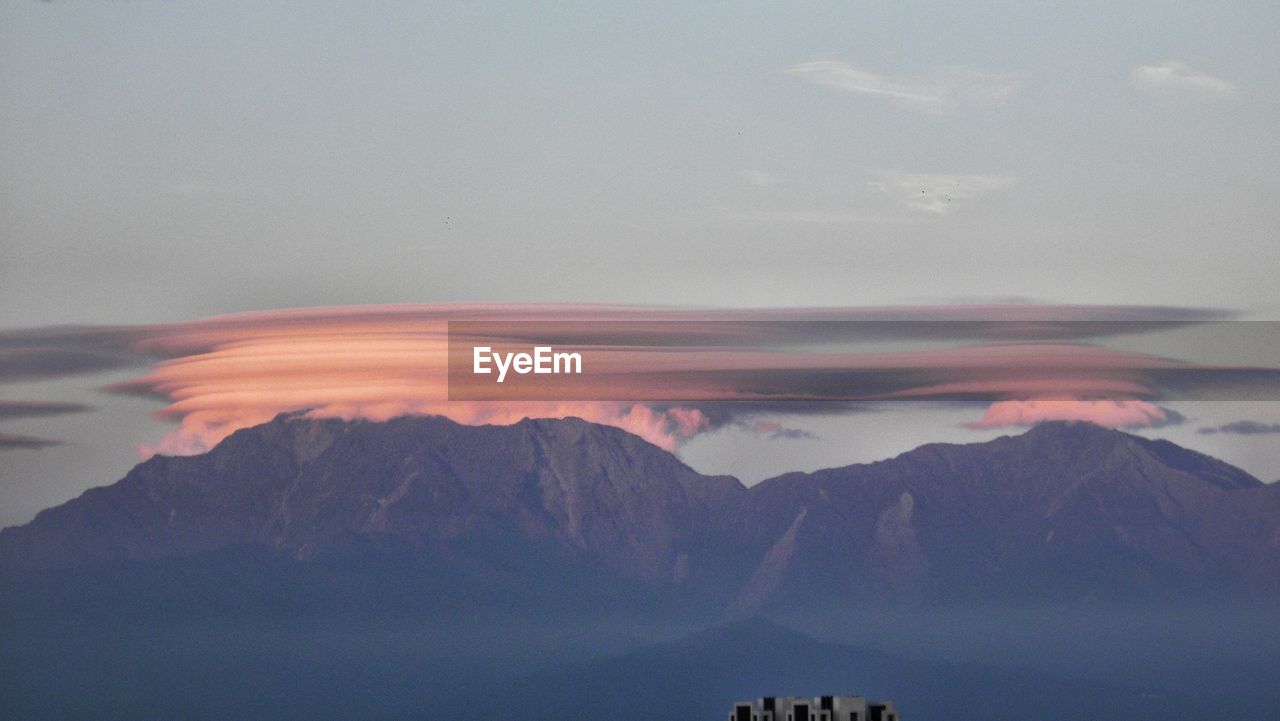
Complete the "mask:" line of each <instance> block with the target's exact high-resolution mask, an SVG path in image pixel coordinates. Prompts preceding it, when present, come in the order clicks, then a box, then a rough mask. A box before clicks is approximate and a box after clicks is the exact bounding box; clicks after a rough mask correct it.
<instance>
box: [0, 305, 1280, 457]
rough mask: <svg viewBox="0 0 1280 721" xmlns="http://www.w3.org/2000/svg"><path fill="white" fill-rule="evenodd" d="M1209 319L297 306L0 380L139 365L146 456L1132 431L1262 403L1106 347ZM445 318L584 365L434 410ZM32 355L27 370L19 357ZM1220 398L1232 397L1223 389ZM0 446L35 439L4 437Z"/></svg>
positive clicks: (1249, 385) (76, 351)
mask: <svg viewBox="0 0 1280 721" xmlns="http://www.w3.org/2000/svg"><path fill="white" fill-rule="evenodd" d="M1219 317H1220V314H1215V313H1212V312H1208V311H1201V310H1194V309H1162V308H1124V307H1100V306H1095V307H1081V306H1035V305H1013V306H944V307H908V308H842V309H782V310H779V309H762V310H733V311H723V310H722V311H717V310H681V309H654V308H631V307H616V306H585V305H504V304H493V305H405V306H367V307H345V308H315V309H300V310H286V311H269V312H260V313H246V314H240V315H233V316H222V317H215V318H209V319H204V320H198V321H192V322H188V323H177V324H166V325H152V326H129V327H111V328H50V329H36V330H31V331H23V332H11V333H6V334H0V374H8V375H9V376H19V377H23V378H31V377H36V376H39V375H40V374H42V373H43V374H44V375H45V376H57V375H62V374H66V373H69V372H75V370H74V369H80V368H83V369H84V370H82V371H80V372H88V370H90V369H95V368H100V367H102V366H104V365H106V366H109V367H121V366H127V365H129V364H137V365H139V366H140V367H141V368H142V370H141V372H140V373H139V375H138V376H137V377H136V378H134V379H132V380H129V381H126V382H123V383H118V384H115V385H112V386H111V387H110V388H109V390H111V391H114V392H118V393H130V394H141V395H145V396H149V397H154V398H156V399H157V400H159V401H161V402H163V403H164V404H165V405H164V407H163V408H161V409H160V410H159V411H157V415H158V416H159V417H161V418H164V419H168V420H172V421H174V422H175V423H177V428H176V429H175V430H174V431H172V432H170V433H169V434H168V435H166V436H165V437H164V438H163V439H162V440H161V441H160V442H159V443H158V444H155V445H154V446H145V447H143V449H142V450H143V452H144V453H148V454H149V453H155V452H160V453H168V454H183V453H196V452H201V451H204V450H206V449H208V448H209V447H211V446H212V445H213V444H215V443H217V442H218V441H219V440H221V439H222V438H224V437H226V436H227V435H228V434H230V433H232V432H234V431H235V430H237V429H240V428H244V427H247V426H251V425H255V424H258V423H262V422H265V421H267V420H269V419H271V418H272V417H273V416H275V415H276V414H278V413H281V412H289V411H298V410H307V411H308V412H309V413H311V414H313V415H316V416H322V417H340V418H348V419H355V418H364V419H372V420H383V419H387V418H391V417H393V416H397V415H403V414H440V415H445V416H449V417H451V418H453V419H455V420H458V421H460V422H464V423H500V424H501V423H512V422H515V421H518V420H520V419H521V418H524V417H530V416H532V417H563V416H579V417H582V418H585V419H587V420H591V421H595V422H599V423H606V424H610V425H615V426H619V427H622V428H625V429H627V430H629V431H631V432H634V433H636V434H638V435H641V436H643V437H644V438H647V439H648V440H650V441H652V442H653V443H655V444H657V445H660V446H662V447H664V448H668V449H671V448H675V447H676V446H678V445H679V444H680V443H681V442H682V441H684V440H686V439H688V438H691V437H692V436H694V435H696V434H698V433H701V432H704V431H707V430H710V429H714V428H718V427H722V426H726V425H730V424H732V425H734V426H735V427H738V428H746V429H749V430H751V431H752V432H754V433H757V434H760V435H763V436H767V437H776V438H795V437H801V436H802V435H803V434H802V433H798V432H795V431H792V430H790V429H787V428H784V427H783V426H782V425H781V424H779V423H777V422H776V421H775V420H773V419H771V418H769V416H771V415H781V414H786V415H795V414H806V413H808V414H830V413H847V412H851V411H852V410H856V409H858V408H860V407H863V406H864V405H866V404H873V403H884V402H891V401H892V402H897V401H908V400H925V401H939V400H950V401H968V402H981V403H983V404H986V405H987V408H986V411H985V413H984V414H983V415H982V417H981V418H980V419H978V420H975V421H974V422H972V423H971V424H969V426H970V427H973V428H982V429H986V428H998V427H1006V426H1019V425H1028V424H1032V423H1036V422H1040V421H1043V420H1061V419H1075V420H1088V421H1093V422H1096V423H1100V424H1103V425H1108V426H1116V427H1140V426H1159V425H1166V424H1169V423H1171V422H1175V421H1176V420H1177V419H1176V418H1175V417H1173V416H1171V415H1170V412H1169V411H1167V410H1166V409H1164V408H1162V407H1160V406H1158V405H1156V403H1157V402H1158V401H1160V400H1161V399H1166V398H1168V397H1170V394H1171V393H1172V394H1182V395H1183V396H1184V397H1194V396H1195V394H1196V393H1197V392H1211V393H1216V394H1218V395H1221V394H1223V393H1226V392H1237V393H1241V392H1247V393H1248V395H1249V397H1251V398H1255V399H1256V398H1264V397H1266V394H1267V393H1270V394H1272V395H1273V396H1274V395H1276V394H1277V393H1276V389H1277V387H1280V372H1277V371H1276V370H1275V369H1268V368H1256V367H1227V366H1212V367H1209V366H1203V365H1199V364H1196V363H1192V362H1188V361H1184V360H1180V359H1176V358H1168V357H1163V356H1160V355H1154V354H1149V353H1142V352H1136V351H1134V350H1131V349H1123V348H1116V347H1108V346H1107V345H1106V344H1105V342H1106V341H1108V340H1109V339H1113V338H1132V337H1133V336H1135V335H1142V334H1146V333H1156V332H1164V331H1169V330H1176V329H1178V328H1182V327H1186V326H1188V325H1195V324H1200V323H1205V322H1212V321H1214V320H1215V319H1217V318H1219ZM450 322H454V323H455V327H456V324H457V323H466V324H469V325H468V327H473V328H474V327H476V326H477V325H479V326H482V327H494V326H496V327H497V328H498V329H499V330H498V331H497V332H499V333H500V336H501V338H500V339H499V340H502V341H511V342H525V341H529V340H532V339H535V338H540V337H545V334H546V333H548V332H550V333H552V335H555V336H556V337H559V338H561V339H562V340H563V339H568V340H570V341H572V344H573V346H574V348H575V349H578V350H582V351H583V353H584V354H587V355H588V356H589V357H590V358H591V359H592V361H591V362H592V363H594V364H595V365H593V366H591V367H592V368H596V369H599V371H598V372H597V373H596V374H594V375H592V374H584V376H582V378H581V379H579V378H577V377H575V378H574V379H573V381H572V383H571V384H570V385H562V386H559V387H558V388H557V389H556V390H555V392H554V393H546V392H543V393H528V392H523V393H522V392H520V391H519V390H518V389H517V388H515V387H514V386H513V387H512V388H513V391H512V392H511V393H510V394H507V395H503V394H497V395H492V396H486V398H489V399H487V400H486V399H477V398H475V397H468V396H467V395H466V393H461V394H460V393H459V392H458V389H457V388H454V389H453V390H454V391H455V392H454V393H453V394H452V395H453V397H454V400H450V397H451V393H450V386H449V382H450V376H449V373H448V368H447V366H448V363H447V361H448V355H449V336H448V330H449V323H450ZM486 324H487V325H486ZM548 328H550V330H548ZM35 356H39V357H40V358H41V361H40V362H39V363H36V362H30V360H31V358H34V357H35ZM60 358H65V359H66V360H65V362H62V361H60V360H59V359H60ZM86 358H88V359H92V360H91V361H89V362H85V361H84V359H86ZM51 360H52V362H50V361H51ZM1229 386H1230V387H1233V388H1236V390H1235V391H1227V390H1224V389H1226V388H1228V387H1229ZM1241 388H1244V389H1245V391H1241V390H1240V389H1241ZM1205 389H1208V390H1207V391H1205ZM6 408H8V411H5V410H4V409H0V420H2V419H3V418H5V417H13V418H17V417H29V416H33V415H42V414H48V413H60V412H77V411H82V410H85V408H84V407H81V406H74V407H73V406H71V405H68V404H62V405H58V404H40V403H38V402H26V403H19V404H12V403H11V404H10V406H6ZM7 443H8V444H9V445H11V446H20V447H35V445H33V444H39V443H47V441H41V440H40V439H32V438H27V437H20V436H13V437H10V438H9V439H8V441H7Z"/></svg>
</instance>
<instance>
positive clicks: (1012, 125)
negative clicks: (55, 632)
mask: <svg viewBox="0 0 1280 721" xmlns="http://www.w3.org/2000/svg"><path fill="white" fill-rule="evenodd" d="M1277 37H1280V7H1277V6H1276V4H1275V3H1264V2H1232V3H1217V4H1208V3H1205V4H1199V6H1198V7H1197V6H1193V4H1189V3H1151V2H1127V3H1112V2H1095V3H1071V4H1064V5H1063V6H1061V7H1047V6H1045V5H1044V4H1041V3H1026V2H1007V3H987V4H982V5H980V6H978V5H975V4H973V3H955V4H939V3H928V4H915V3H884V2H874V3H829V4H800V3H765V4H751V5H749V4H744V3H734V4H724V5H707V4H697V3H644V4H641V5H640V6H638V7H625V8H624V7H622V6H620V5H619V6H617V7H614V8H608V7H602V6H601V5H600V4H599V3H556V4H554V5H551V6H548V5H547V4H545V3H538V4H535V3H529V4H523V5H516V4H485V3H475V2H467V3H457V4H448V3H409V2H405V3H391V2H388V3H378V4H375V5H368V4H364V3H340V4H335V3H321V2H312V3H305V4H302V3H279V2H261V1H259V2H252V3H250V2H243V3H242V2H217V3H196V2H106V1H103V2H87V1H86V2H73V1H57V2H34V1H26V0H23V1H7V0H6V1H4V2H3V3H2V4H0V328H20V327H29V326H44V325H49V324H61V323H89V324H116V323H124V324H135V323H153V322H160V321H182V320H190V319H194V318H200V317H204V316H209V315H214V314H219V313H227V312H233V311H242V310H254V309H269V308H282V307H294V306H311V305H343V304H363V303H401V302H437V301H460V300H476V301H479V300H492V301H587V302H608V303H634V304H663V305H694V306H717V307H766V306H836V305H886V304H899V303H910V304H918V303H931V302H938V303H946V302H953V301H954V300H956V299H974V298H980V299H992V298H997V299H999V298H1028V299H1035V300H1041V301H1047V302H1058V303H1087V304H1149V305H1176V306H1183V307H1205V308H1217V309H1230V310H1238V311H1242V312H1243V313H1244V314H1245V316H1246V317H1252V318H1268V319H1277V318H1280V291H1277V290H1276V288H1277V283H1276V271H1277V269H1280V242H1278V241H1280V238H1278V237H1277V235H1278V234H1280V203H1278V202H1277V200H1276V199H1277V197H1280V172H1277V171H1280V134H1278V133H1277V132H1276V129H1277V127H1280V124H1278V123H1277V121H1278V120H1280V44H1278V43H1276V38H1277ZM127 375H128V374H123V375H121V374H118V373H117V374H116V375H111V376H77V377H74V378H70V379H66V380H63V381H58V382H56V383H51V382H42V383H31V384H25V385H18V384H10V385H6V386H3V387H0V396H2V397H3V398H10V399H24V400H25V399H39V400H62V401H66V402H72V403H89V404H92V405H95V406H97V407H98V408H99V410H98V411H97V412H92V413H80V414H71V415H64V416H56V417H49V418H42V419H35V420H31V421H22V422H20V423H19V422H17V421H13V420H4V421H0V422H2V423H3V425H0V432H2V433H12V434H19V433H21V434H30V435H49V436H51V437H56V438H61V439H65V440H67V443H66V444H65V445H63V446H57V447H53V448H45V449H41V450H14V451H4V452H0V499H3V503H0V506H2V507H3V508H4V511H3V512H0V524H8V523H13V522H20V521H23V520H25V519H27V518H29V517H30V516H31V514H33V513H34V512H35V510H38V509H39V508H42V507H44V506H47V505H49V504H51V503H55V502H59V501H61V500H65V499H66V498H68V497H70V496H73V495H75V494H76V493H78V492H79V491H80V490H82V489H83V488H85V487H87V486H89V485H98V484H102V483H106V482H109V481H112V480H114V479H115V478H117V477H118V476H119V475H121V474H122V473H123V471H124V470H126V469H127V468H128V467H129V465H130V464H131V463H132V462H134V461H136V456H135V455H133V454H134V446H135V445H136V444H137V443H139V442H146V441H150V440H154V438H155V437H156V436H158V435H159V434H161V433H163V430H164V429H163V427H162V426H161V425H160V424H158V423H156V422H154V421H151V420H149V419H148V418H147V417H146V412H147V411H148V410H151V409H154V408H155V407H156V405H155V404H152V403H149V402H147V401H143V400H140V399H135V398H120V397H116V396H105V395H103V394H100V393H96V392H94V391H93V390H92V389H93V388H96V387H98V386H100V385H102V384H104V383H106V382H109V381H111V380H118V379H121V378H122V377H126V376H127ZM1182 412H1183V413H1184V414H1185V415H1187V416H1189V417H1197V418H1201V419H1202V420H1203V423H1201V424H1200V425H1218V424H1221V423H1227V422H1231V421H1236V420H1246V419H1248V420H1266V421H1268V422H1275V421H1277V420H1280V413H1277V412H1276V411H1275V410H1274V409H1271V408H1267V407H1259V406H1250V407H1248V408H1242V407H1241V406H1240V404H1216V405H1215V404H1205V405H1203V406H1196V407H1195V408H1193V409H1190V410H1183V411H1182ZM919 416H920V414H919V413H907V412H905V411H904V412H902V413H899V412H894V413H893V417H894V419H896V420H894V421H892V422H890V423H888V424H887V425H886V422H885V421H883V420H881V421H876V422H873V421H870V420H868V419H867V418H866V417H864V416H848V417H845V418H840V419H814V418H809V419H804V421H803V423H804V424H808V428H809V429H810V430H811V431H812V432H813V433H814V434H815V435H818V436H820V439H818V440H814V439H793V440H785V441H778V442H775V443H770V444H760V443H753V442H751V441H752V439H751V438H750V437H744V436H743V434H742V433H741V432H736V431H734V430H733V429H725V430H722V431H718V432H716V433H715V434H710V435H707V436H702V437H699V438H697V439H695V440H694V441H693V442H691V443H690V444H689V445H688V446H686V448H685V449H684V451H683V455H684V456H685V457H686V459H688V460H690V462H692V463H694V465H695V466H697V467H698V468H699V469H700V470H706V471H720V470H729V471H731V472H736V473H741V474H743V475H746V476H756V477H759V476H762V475H767V474H765V473H759V472H758V469H760V468H766V467H767V468H772V467H773V466H778V468H777V470H782V467H783V466H785V467H801V466H812V465H831V464H834V463H838V462H845V461H849V460H870V459H873V458H876V457H882V456H883V455H886V454H890V453H895V452H899V451H901V450H905V449H906V448H908V447H910V446H912V445H915V444H916V443H919V442H923V441H925V440H933V439H936V438H943V437H945V438H949V439H956V440H966V439H970V440H980V439H981V438H983V437H989V436H990V435H994V433H986V434H984V433H979V432H975V431H969V430H964V429H960V428H958V427H957V426H956V424H957V423H959V422H962V421H963V420H966V419H967V418H969V416H967V415H966V416H965V417H963V418H962V417H960V416H958V415H957V416H956V417H955V418H952V417H951V416H950V415H948V413H947V412H936V413H933V414H931V415H929V416H928V418H927V420H925V421H921V420H920V418H919ZM1198 427H1199V426H1198V425H1196V424H1195V423H1189V424H1184V425H1183V426H1179V427H1177V428H1166V429H1162V430H1161V431H1160V432H1159V434H1161V435H1164V436H1166V437H1170V438H1171V439H1173V440H1175V441H1179V442H1183V443H1185V444H1187V445H1190V446H1191V447H1193V448H1199V449H1203V450H1206V451H1208V452H1213V453H1216V454H1219V455H1222V456H1223V457H1225V458H1227V459H1228V460H1231V461H1233V462H1237V463H1240V464H1242V465H1243V466H1244V467H1245V468H1247V469H1248V470H1250V471H1252V472H1254V473H1256V474H1259V475H1260V476H1262V477H1263V478H1265V479H1267V480H1271V479H1274V478H1276V477H1280V451H1276V450H1275V447H1276V446H1277V443H1278V442H1280V434H1275V433H1270V434H1268V433H1255V434H1249V435H1244V434H1233V433H1219V434H1212V435H1206V434H1199V433H1197V429H1198ZM886 429H887V430H886ZM1153 433H1155V432H1154V431H1153ZM849 438H853V439H854V441H849V440H848V439H849ZM770 449H773V450H770ZM788 463H789V464H790V465H789V466H786V465H785V464H788Z"/></svg>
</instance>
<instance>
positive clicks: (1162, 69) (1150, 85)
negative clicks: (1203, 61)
mask: <svg viewBox="0 0 1280 721" xmlns="http://www.w3.org/2000/svg"><path fill="white" fill-rule="evenodd" d="M1130 76H1131V77H1132V78H1133V83H1134V84H1135V85H1137V86H1138V87H1139V88H1142V89H1144V90H1157V91H1162V92H1182V93H1194V94H1199V95H1212V96H1217V97H1223V98H1229V97H1232V96H1234V95H1235V94H1236V84H1235V83H1233V82H1231V81H1230V80H1226V79H1224V78H1219V77H1215V76H1213V75H1210V74H1208V73H1205V72H1202V71H1199V70H1196V69H1195V68H1192V67H1190V66H1189V65H1187V64H1186V63H1182V62H1179V61H1177V60H1168V61H1165V62H1163V63H1157V64H1155V65H1137V66H1134V68H1133V70H1132V71H1131V73H1130Z"/></svg>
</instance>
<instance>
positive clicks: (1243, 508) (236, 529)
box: [0, 414, 1280, 615]
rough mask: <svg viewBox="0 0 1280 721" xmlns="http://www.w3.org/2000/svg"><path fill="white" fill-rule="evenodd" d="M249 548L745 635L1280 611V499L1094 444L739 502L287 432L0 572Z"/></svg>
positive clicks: (162, 479) (572, 464) (1113, 435)
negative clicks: (687, 611)
mask: <svg viewBox="0 0 1280 721" xmlns="http://www.w3.org/2000/svg"><path fill="white" fill-rule="evenodd" d="M239 546H248V547H260V548H264V549H267V550H269V551H270V552H271V553H274V554H277V555H281V556H283V557H286V558H291V559H293V560H295V561H299V562H307V561H308V560H314V559H317V558H324V557H330V556H333V555H334V554H338V555H342V554H350V553H356V554H361V553H379V554H392V555H405V556H407V557H412V558H414V559H417V560H418V561H422V562H424V563H425V564H426V567H429V568H437V569H448V570H449V572H450V573H455V572H456V574H457V575H458V577H460V578H473V579H474V578H485V579H489V582H492V579H495V578H499V579H508V580H507V581H505V582H509V583H514V584H515V586H513V587H518V586H520V585H521V584H529V583H533V582H535V581H538V580H540V581H541V582H543V583H545V584H547V585H548V586H549V587H554V586H555V583H556V582H555V581H554V579H557V578H566V579H567V578H571V577H572V578H577V579H578V581H575V582H574V583H568V582H567V581H566V588H568V587H570V586H574V587H578V585H580V584H587V585H591V584H609V583H613V582H615V581H616V582H619V583H623V584H631V585H634V586H635V587H637V588H645V589H650V590H654V591H656V592H659V593H662V594H667V595H673V596H675V597H680V598H697V599H701V602H702V603H705V604H706V605H709V606H713V607H721V608H725V609H728V611H729V612H730V613H731V614H735V615H744V614H745V615H749V614H752V613H755V612H758V611H760V610H761V609H768V608H771V607H778V606H784V607H786V606H797V605H799V606H804V605H830V604H833V603H834V604H841V603H845V604H848V603H853V604H857V603H862V602H881V601H886V600H890V601H894V602H901V601H920V602H927V601H933V600H939V599H948V598H950V599H959V598H966V597H984V596H986V597H989V596H991V595H992V594H1000V595H1007V594H1013V595H1018V594H1032V595H1038V596H1043V597H1052V598H1072V599H1086V598H1089V597H1092V596H1100V595H1101V596H1107V595H1111V594H1120V595H1127V594H1137V595H1144V594H1148V595H1150V594H1155V595H1160V594H1166V595H1167V594H1169V593H1200V592H1205V591H1209V590H1211V589H1231V590H1233V591H1235V590H1239V591H1242V592H1245V593H1262V594H1264V595H1270V594H1276V592H1277V591H1280V550H1278V549H1280V493H1278V492H1277V491H1276V490H1275V488H1274V487H1272V486H1268V485H1267V484H1263V483H1262V482H1261V481H1259V480H1258V479H1256V478H1254V477H1253V476H1251V475H1249V474H1248V473H1245V472H1244V471H1241V470H1239V469H1236V468H1234V467H1232V466H1230V465H1229V464H1226V463H1223V462H1222V461H1219V460H1217V459H1214V458H1212V457H1210V456H1206V455H1204V454H1200V453H1197V452H1195V451H1191V450H1188V449H1184V448H1181V447H1179V446H1176V445H1175V444H1172V443H1169V442H1167V441H1154V440H1150V439H1145V438H1141V437H1139V436H1134V435H1132V434H1127V433H1122V432H1119V431H1113V430H1108V429H1103V428H1100V427H1097V426H1092V425H1090V424H1082V423H1045V424H1041V425H1039V426H1036V427H1033V428H1032V429H1030V430H1029V431H1027V432H1025V433H1022V434H1020V435H1013V436H1001V437H1000V438H997V439H994V440H991V441H986V442H979V443H970V444H940V443H934V444H926V445H924V446H920V447H918V448H916V449H913V450H911V451H907V452H905V453H903V454H900V455H898V456H895V457H894V458H890V459H885V460H881V461H876V462H874V463H867V464H853V465H849V466H841V467H835V468H828V469H821V470H818V471H813V472H808V473H798V472H797V473H788V474H783V475H780V476H776V477H774V478H771V479H768V480H766V481H763V482H761V483H759V484H757V485H755V486H752V487H751V488H747V487H745V486H743V484H742V483H741V482H739V481H738V480H737V479H735V478H732V477H729V476H706V475H702V474H700V473H698V472H697V471H695V470H693V469H692V468H690V467H689V466H687V465H686V464H684V463H683V462H681V461H680V460H679V459H678V458H676V457H675V456H674V455H673V454H671V453H669V452H667V451H664V450H662V449H660V448H658V447H656V446H654V445H652V444H650V443H648V442H647V441H644V440H643V439H640V438H639V437H637V436H634V435H632V434H630V433H627V432H626V431H623V430H621V429H618V428H613V427H609V426H601V425H597V424H593V423H589V422H587V421H584V420H582V419H576V418H570V419H525V420H522V421H520V422H518V423H515V424H511V425H506V426H465V425H462V424H458V423H456V422H454V421H451V420H448V419H446V418H442V417H439V416H406V417H401V418H395V419H392V420H389V421H386V422H372V421H343V420H337V419H311V418H307V417H304V416H302V415H300V414H283V415H281V416H279V417H277V418H276V419H274V420H273V421H271V422H269V423H267V424H264V425H262V426H256V427H254V428H250V429H243V430H241V431H237V432H236V433H234V434H232V435H231V436H229V437H228V438H227V439H226V440H224V441H223V443H221V444H219V445H218V446H217V447H215V448H214V449H212V450H211V451H209V452H208V453H206V454H202V455H200V456H183V457H170V456H157V457H154V458H152V459H149V460H147V461H145V462H143V463H141V464H139V465H138V466H136V467H135V468H134V469H133V470H132V471H130V472H129V474H127V475H126V476H125V477H124V478H123V479H121V481H119V482H117V483H116V484H113V485H110V486H103V487H98V488H94V489H90V490H88V491H86V492H85V493H84V494H82V495H81V496H80V497H78V498H77V499H74V500H72V501H69V502H67V503H65V504H62V505H61V506H58V507H55V508H52V509H46V510H44V511H41V513H40V514H38V515H37V517H36V518H35V519H34V520H33V521H32V522H31V523H29V524H26V525H24V526H17V527H11V528H6V529H4V530H0V568H7V569H10V570H11V571H16V570H20V569H22V568H42V567H70V566H76V565H84V564H94V563H104V562H119V561H134V562H145V561H147V560H149V559H159V558H167V557H186V556H196V555H199V554H201V553H205V552H208V551H213V550H217V549H219V548H228V547H239ZM1277 595H1280V594H1277Z"/></svg>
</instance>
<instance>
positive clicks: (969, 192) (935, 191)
mask: <svg viewBox="0 0 1280 721" xmlns="http://www.w3.org/2000/svg"><path fill="white" fill-rule="evenodd" d="M1017 182H1018V179H1017V178H1014V177H1011V176H1007V175H953V174H945V173H904V172H897V171H892V172H887V173H884V174H883V176H882V177H881V179H880V180H873V181H871V182H869V183H868V185H870V186H871V187H873V188H875V189H876V190H879V191H880V192H882V193H884V194H886V195H888V196H890V197H892V198H893V199H895V200H896V201H897V202H899V203H900V204H902V205H904V206H906V207H907V208H910V209H912V210H915V211H919V212H922V213H928V214H930V215H946V214H948V213H951V212H953V211H955V210H956V209H958V208H959V207H960V206H962V205H964V204H966V203H967V202H969V201H972V200H976V199H978V198H981V197H983V196H986V195H990V194H992V193H995V192H997V191H1001V190H1005V189H1006V188H1009V187H1011V186H1013V185H1014V184H1016V183H1017Z"/></svg>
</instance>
